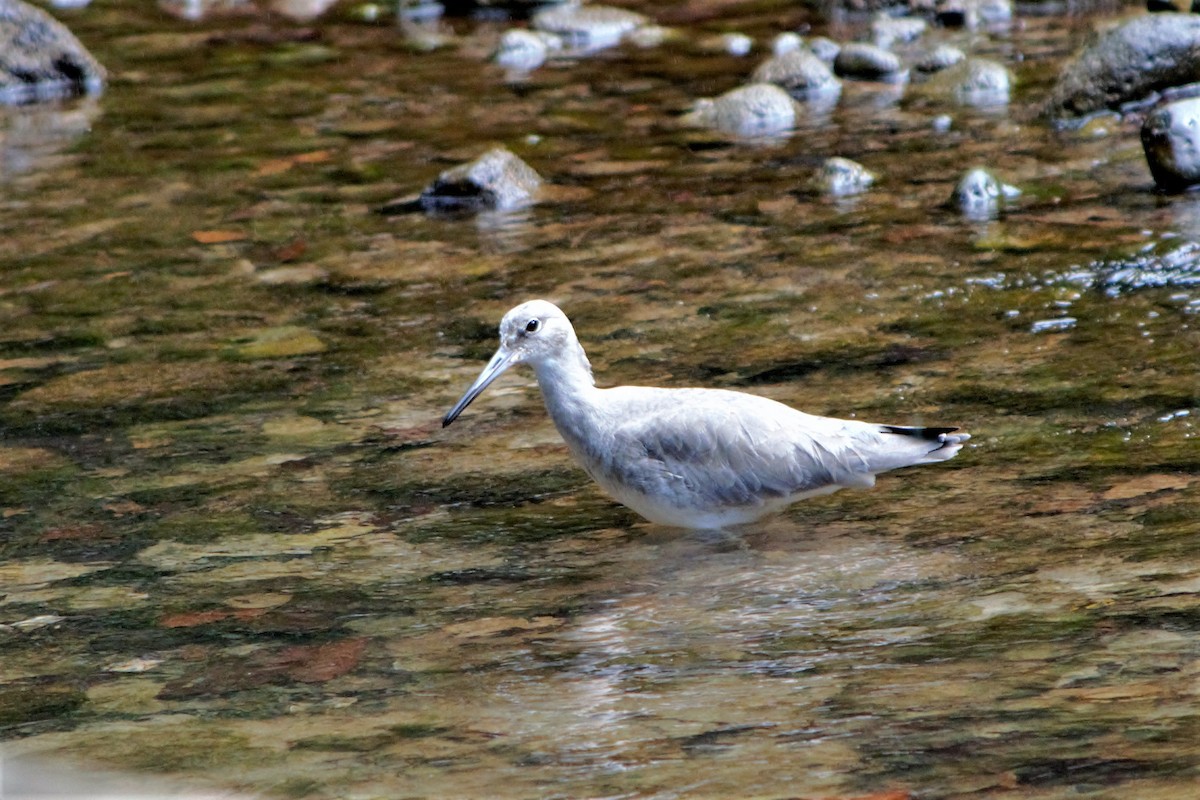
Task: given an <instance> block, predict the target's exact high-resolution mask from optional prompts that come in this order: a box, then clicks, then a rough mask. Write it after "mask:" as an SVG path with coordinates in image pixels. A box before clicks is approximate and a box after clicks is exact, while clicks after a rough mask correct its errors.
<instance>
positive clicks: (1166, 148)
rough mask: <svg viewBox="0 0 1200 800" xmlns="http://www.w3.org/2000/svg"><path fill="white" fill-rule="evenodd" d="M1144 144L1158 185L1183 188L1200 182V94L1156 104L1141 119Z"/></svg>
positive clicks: (1171, 189)
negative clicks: (1144, 117)
mask: <svg viewBox="0 0 1200 800" xmlns="http://www.w3.org/2000/svg"><path fill="white" fill-rule="evenodd" d="M1142 148H1143V150H1144V151H1145V153H1146V163H1147V165H1148V166H1149V167H1150V174H1151V175H1153V176H1154V182H1155V183H1156V184H1158V186H1159V188H1161V189H1162V190H1164V191H1167V192H1181V191H1183V190H1184V189H1187V188H1188V187H1189V186H1194V185H1196V184H1197V183H1200V97H1192V98H1187V99H1183V100H1176V101H1173V102H1168V103H1164V104H1162V105H1159V106H1157V107H1156V108H1155V109H1154V110H1153V111H1151V112H1150V113H1149V114H1148V115H1147V116H1146V120H1145V122H1143V123H1142Z"/></svg>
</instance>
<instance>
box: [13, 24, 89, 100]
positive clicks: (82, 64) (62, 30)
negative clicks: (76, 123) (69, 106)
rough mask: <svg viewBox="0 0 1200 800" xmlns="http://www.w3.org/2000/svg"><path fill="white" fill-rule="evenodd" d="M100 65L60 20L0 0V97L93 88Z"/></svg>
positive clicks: (21, 97) (45, 97)
mask: <svg viewBox="0 0 1200 800" xmlns="http://www.w3.org/2000/svg"><path fill="white" fill-rule="evenodd" d="M104 79H105V72H104V67H102V66H100V63H99V62H98V61H96V59H95V58H93V57H92V55H91V53H89V52H88V51H87V49H86V48H84V46H83V45H82V44H81V43H80V42H79V40H78V39H76V38H75V36H74V35H72V33H71V32H70V31H69V30H67V29H66V26H64V25H63V24H62V23H61V22H59V21H58V20H56V19H54V17H52V16H50V15H49V14H47V13H46V12H45V11H42V10H41V9H40V8H35V7H34V6H31V5H28V4H26V3H24V2H22V1H21V0H0V103H9V104H19V103H30V102H35V101H38V100H48V99H55V98H61V97H67V96H71V95H79V94H92V93H94V92H98V91H100V89H101V88H102V87H103V85H104Z"/></svg>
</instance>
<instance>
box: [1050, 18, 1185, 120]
mask: <svg viewBox="0 0 1200 800" xmlns="http://www.w3.org/2000/svg"><path fill="white" fill-rule="evenodd" d="M1198 75H1200V15H1197V14H1171V13H1167V14H1147V15H1144V16H1141V17H1135V18H1133V19H1131V20H1129V21H1128V22H1124V23H1122V24H1120V25H1118V26H1117V27H1116V28H1114V29H1112V30H1110V31H1108V32H1107V33H1105V34H1103V35H1102V36H1100V37H1099V38H1098V39H1097V40H1095V41H1094V42H1093V43H1092V44H1091V45H1089V46H1088V47H1087V48H1086V49H1085V50H1084V51H1083V52H1082V53H1080V54H1079V56H1077V57H1076V58H1075V59H1074V60H1073V61H1071V62H1070V63H1068V64H1067V66H1066V67H1065V68H1064V69H1063V71H1062V73H1061V74H1060V75H1059V78H1058V83H1057V84H1056V85H1055V87H1054V89H1053V91H1052V92H1051V93H1050V97H1049V99H1048V100H1047V101H1046V104H1045V106H1044V108H1043V113H1044V114H1045V115H1046V116H1047V117H1050V118H1051V119H1057V120H1067V119H1071V118H1074V117H1083V116H1087V115H1089V114H1092V113H1094V112H1097V111H1101V110H1103V109H1106V108H1107V109H1114V110H1115V109H1119V108H1120V107H1121V106H1123V105H1125V104H1127V103H1132V102H1135V101H1139V100H1144V99H1146V98H1147V97H1148V96H1150V95H1151V94H1152V93H1154V92H1157V91H1161V90H1163V89H1166V88H1168V87H1171V86H1181V85H1183V84H1186V83H1190V82H1192V81H1194V80H1196V77H1197V76H1198Z"/></svg>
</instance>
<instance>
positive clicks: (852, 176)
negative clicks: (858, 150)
mask: <svg viewBox="0 0 1200 800" xmlns="http://www.w3.org/2000/svg"><path fill="white" fill-rule="evenodd" d="M874 182H875V174H874V173H873V172H871V171H870V170H868V169H867V168H866V167H864V166H863V165H862V164H859V163H858V162H857V161H851V160H850V159H848V158H842V157H840V156H834V157H833V158H827V159H825V163H824V164H822V165H821V170H820V172H818V173H817V176H816V178H815V183H816V186H817V188H818V190H819V191H821V192H823V193H825V194H828V195H831V196H834V197H844V196H847V195H853V194H860V193H861V192H865V191H866V190H867V189H868V188H870V186H871V184H872V183H874Z"/></svg>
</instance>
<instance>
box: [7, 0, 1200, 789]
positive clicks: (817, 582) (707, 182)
mask: <svg viewBox="0 0 1200 800" xmlns="http://www.w3.org/2000/svg"><path fill="white" fill-rule="evenodd" d="M70 21H71V24H72V27H73V29H74V30H75V31H76V33H77V34H78V35H79V36H80V37H81V39H83V40H84V41H85V42H86V43H88V44H89V46H90V47H91V49H92V50H93V51H94V52H95V53H96V55H97V56H98V57H99V58H100V60H101V61H102V62H104V63H105V64H106V66H107V67H108V68H109V71H110V73H111V74H112V76H113V80H112V84H111V86H110V87H109V88H108V90H107V92H106V93H105V94H104V95H103V96H102V97H100V98H97V99H95V100H93V101H89V102H87V103H82V104H79V105H72V106H68V107H65V108H61V109H53V110H39V111H38V112H37V113H36V114H35V113H30V112H25V111H20V112H14V111H6V112H4V115H3V116H2V117H0V125H2V126H3V128H2V130H3V131H4V139H3V155H2V157H0V165H2V170H3V171H2V172H0V181H2V184H3V192H2V194H3V196H2V198H0V231H2V236H0V313H3V315H4V317H5V325H4V329H3V332H2V333H0V399H2V402H3V405H2V406H0V424H2V425H3V432H4V438H3V442H2V446H0V473H2V474H3V479H2V480H0V510H2V513H0V530H3V550H0V553H2V556H3V560H2V561H0V587H2V588H0V594H2V597H0V623H3V624H4V626H5V627H3V628H0V642H2V647H3V657H2V658H0V726H3V728H2V729H0V730H2V732H3V736H4V738H5V739H6V741H5V749H6V751H7V752H8V753H9V755H10V756H12V755H24V756H36V757H38V758H40V759H42V760H43V762H44V761H46V760H49V761H50V763H51V764H55V765H57V764H60V763H65V762H68V761H70V762H75V761H78V762H83V763H86V764H90V765H93V766H96V767H102V768H104V769H111V770H119V771H125V772H132V773H137V774H150V775H161V776H168V777H171V778H179V779H184V780H187V781H191V782H194V783H197V784H198V785H201V786H210V787H213V786H215V787H221V788H225V789H230V790H236V791H240V792H245V793H250V794H262V795H266V796H281V797H316V798H322V797H329V798H332V797H483V796H488V797H535V796H536V797H664V798H666V797H730V796H761V797H856V796H875V797H880V798H882V797H887V798H900V797H905V796H910V795H911V796H914V797H921V798H940V797H963V796H976V797H1011V796H1017V797H1031V798H1043V797H1066V796H1072V797H1074V796H1085V797H1112V798H1128V797H1135V796H1136V797H1139V798H1156V797H1164V798H1165V797H1170V798H1179V797H1183V796H1187V795H1188V793H1189V792H1191V791H1193V787H1194V786H1195V781H1196V778H1197V768H1198V766H1200V748H1198V747H1197V744H1196V742H1197V741H1200V716H1198V711H1197V709H1198V708H1200V705H1198V703H1197V689H1198V687H1200V645H1197V637H1196V632H1197V627H1198V625H1200V613H1198V609H1200V605H1198V595H1200V542H1198V539H1197V535H1198V523H1197V522H1196V520H1197V519H1200V479H1197V471H1198V469H1200V444H1198V443H1197V422H1198V421H1200V417H1198V415H1200V408H1198V405H1200V403H1198V401H1197V392H1198V388H1197V387H1198V385H1200V384H1198V382H1197V374H1196V363H1197V357H1198V354H1200V336H1198V334H1197V331H1196V327H1195V325H1196V320H1197V311H1198V310H1200V294H1197V292H1198V291H1200V290H1198V289H1197V281H1196V279H1195V275H1196V273H1195V271H1194V270H1192V271H1189V269H1188V268H1187V265H1188V264H1189V263H1191V262H1189V261H1188V259H1187V258H1186V255H1187V253H1188V252H1190V250H1189V248H1193V247H1194V246H1195V242H1197V241H1200V239H1198V238H1197V237H1200V205H1197V199H1196V198H1194V197H1190V196H1180V197H1163V196H1159V195H1157V194H1155V193H1154V192H1153V191H1152V184H1151V181H1150V177H1149V172H1148V170H1147V168H1146V166H1145V163H1144V161H1143V159H1142V155H1141V148H1140V145H1139V144H1138V141H1137V135H1136V131H1137V128H1136V123H1131V122H1122V121H1120V120H1118V119H1115V118H1112V119H1105V120H1101V121H1099V122H1096V123H1093V124H1092V125H1090V126H1088V127H1087V128H1085V129H1083V130H1081V131H1079V132H1074V133H1057V132H1054V131H1051V130H1049V129H1047V128H1046V127H1044V126H1042V125H1041V124H1040V123H1038V122H1037V121H1036V120H1034V119H1033V112H1034V109H1035V108H1036V106H1037V103H1038V101H1039V100H1040V99H1041V97H1043V96H1044V93H1045V91H1046V89H1047V88H1048V86H1049V82H1050V80H1051V79H1052V77H1053V74H1054V70H1055V67H1056V65H1057V63H1058V62H1059V60H1060V59H1061V58H1063V57H1064V56H1065V55H1066V54H1068V53H1069V52H1071V51H1072V49H1073V48H1074V47H1075V46H1076V45H1077V44H1078V43H1079V42H1080V41H1081V40H1082V38H1083V36H1084V33H1085V31H1086V30H1087V29H1088V27H1089V25H1090V22H1088V21H1087V20H1086V19H1079V18H1065V17H1060V16H1049V17H1034V16H1026V17H1021V18H1019V20H1018V24H1017V25H1015V26H1014V27H1013V28H1012V29H1010V30H1007V31H999V32H993V33H989V34H987V35H976V36H975V37H974V38H973V39H972V40H971V42H972V44H971V49H972V50H973V51H974V52H976V53H980V54H984V55H988V56H989V57H993V58H998V59H1000V60H1003V61H1004V62H1005V63H1006V64H1008V65H1009V66H1010V68H1012V69H1013V70H1014V71H1015V72H1016V73H1017V75H1018V78H1019V80H1020V83H1019V86H1018V89H1017V92H1016V94H1015V95H1014V97H1013V99H1012V101H1011V102H1010V103H1009V104H1008V105H1007V106H1003V107H999V108H988V109H971V108H966V107H963V106H960V105H957V104H955V103H953V102H951V101H949V100H947V99H946V98H939V97H937V96H932V97H930V96H926V95H924V94H922V92H921V91H920V90H919V89H918V87H916V86H912V87H908V89H906V90H898V89H897V88H896V87H884V86H877V85H868V84H847V86H846V87H845V89H844V91H843V94H842V97H841V100H840V103H839V105H838V106H837V107H836V108H835V109H833V110H831V111H829V112H828V113H826V114H824V115H819V114H818V115H813V116H812V117H806V118H805V120H804V121H803V122H802V125H801V130H800V131H799V132H798V133H797V134H796V135H794V136H792V137H790V138H788V139H786V140H784V141H781V142H775V143H769V144H762V143H759V144H754V143H729V142H724V141H721V140H720V139H719V138H718V137H716V136H714V135H711V134H707V133H704V132H697V131H689V130H684V129H681V128H680V127H679V126H678V125H677V124H676V122H675V120H676V118H677V116H678V115H679V114H680V113H681V112H682V111H683V110H685V109H686V107H687V106H688V105H689V103H690V102H691V100H692V99H694V98H696V97H701V96H711V95H714V94H717V93H719V92H721V91H724V90H726V89H729V88H732V87H733V86H735V85H737V84H738V82H739V81H740V80H742V79H743V77H744V76H745V75H748V74H749V72H750V71H751V70H752V68H753V66H754V64H755V63H757V58H751V59H747V60H741V59H736V58H733V57H723V56H712V55H706V54H703V53H701V52H700V51H699V50H697V49H696V48H695V47H693V46H691V45H690V44H688V42H689V41H694V40H696V39H697V38H698V37H699V35H700V33H701V32H718V31H722V30H743V31H745V32H747V33H751V34H753V35H755V36H756V38H757V39H758V41H760V42H761V41H765V40H766V39H767V38H768V37H769V35H771V34H773V33H774V32H776V31H778V30H780V29H782V28H783V26H784V25H787V24H790V25H794V24H797V23H800V22H803V21H804V16H803V12H800V11H797V10H795V9H792V8H791V7H790V6H783V5H778V4H765V5H763V6H760V7H754V6H749V7H745V8H743V9H741V10H738V9H736V8H735V9H732V10H730V11H728V12H727V13H726V15H725V16H722V17H719V18H706V19H702V20H693V21H687V20H684V21H682V22H680V28H681V30H683V31H685V33H686V36H687V37H689V38H688V39H685V41H683V42H678V43H673V44H668V45H666V46H664V47H662V48H656V49H645V50H639V49H636V48H632V47H629V48H619V49H616V50H612V51H606V52H603V53H600V54H597V55H595V56H593V57H591V58H588V59H584V60H581V61H577V62H563V63H555V64H551V65H549V66H547V67H544V68H542V69H541V70H539V71H536V72H534V73H532V74H531V75H529V76H528V77H526V78H524V79H521V80H515V79H512V78H511V77H506V76H505V75H504V74H503V73H502V72H500V71H499V70H497V69H495V68H493V67H491V66H488V65H486V63H485V62H484V59H485V57H486V55H487V53H488V51H489V48H490V47H491V46H492V45H493V43H494V42H495V40H496V38H497V37H498V36H499V33H500V32H501V30H502V29H503V25H501V24H499V23H487V22H470V21H461V20H454V21H449V22H443V23H440V27H439V28H437V30H436V32H437V33H438V34H439V35H441V36H443V37H444V41H445V42H446V43H447V44H446V46H444V47H442V48H441V49H433V50H429V49H427V43H428V37H427V36H425V35H424V34H422V36H424V38H420V37H416V36H412V35H410V36H406V34H405V32H404V31H402V30H401V29H400V28H399V27H398V26H394V25H392V24H390V23H388V24H382V23H381V24H376V25H366V24H361V23H357V22H354V21H353V20H352V19H351V17H350V10H349V9H346V10H345V11H344V12H335V15H334V16H333V17H332V18H331V19H329V20H326V21H322V22H320V23H314V24H311V25H309V26H307V27H306V26H298V25H292V24H287V23H283V22H281V21H279V20H277V19H263V18H257V19H256V18H249V19H247V18H241V17H239V18H234V19H226V20H213V21H209V22H204V23H199V24H187V23H182V22H178V21H173V20H171V19H170V18H168V17H166V16H163V15H162V14H160V13H158V12H156V11H154V10H153V9H152V8H149V7H147V6H146V5H145V4H135V3H130V2H118V3H111V4H108V3H106V4H101V6H100V7H97V8H92V9H88V10H86V11H83V12H79V13H77V14H74V15H73V16H72V17H70ZM817 24H819V23H817ZM856 24H858V23H855V22H854V21H850V22H847V23H845V24H843V25H840V26H839V27H837V28H835V29H834V30H833V31H831V33H832V34H834V35H836V36H837V37H839V38H851V37H853V36H855V35H857V34H858V33H860V32H861V30H862V28H861V27H855V26H856ZM940 37H942V38H948V39H949V40H951V41H959V42H961V41H963V40H964V39H966V38H968V37H965V36H963V35H957V34H953V33H947V32H938V31H934V32H931V33H930V34H927V38H929V39H937V38H940ZM938 114H948V115H950V117H951V118H952V126H951V129H950V130H949V132H947V133H941V134H939V133H935V132H934V131H933V126H932V119H933V117H934V116H936V115H938ZM89 126H90V130H89V129H88V128H89ZM31 130H49V131H52V132H53V133H52V135H51V136H50V141H49V143H48V144H47V143H45V140H44V139H30V137H29V131H31ZM30 141H32V142H36V143H35V144H23V142H30ZM492 143H503V144H505V145H507V146H509V147H510V148H512V149H513V150H514V151H516V152H518V153H519V154H520V155H521V156H522V157H523V158H525V159H526V160H527V161H528V162H529V163H530V164H531V165H532V166H534V167H535V168H536V169H538V170H539V172H541V174H542V175H543V176H544V177H545V178H546V179H547V180H548V181H550V182H551V183H552V184H553V186H554V188H553V191H552V193H551V198H550V199H549V200H548V201H547V202H545V203H543V204H540V205H538V206H537V207H535V208H533V209H530V210H528V211H527V212H525V213H522V214H516V215H509V216H500V217H496V216H490V217H483V218H479V219H467V220H463V219H431V218H427V217H424V216H421V215H400V216H395V217H388V216H384V215H381V214H378V213H375V209H376V208H378V207H379V206H381V205H382V204H383V203H385V202H386V201H389V200H391V199H393V198H395V197H398V196H403V195H409V194H412V193H414V192H416V191H419V190H420V188H421V187H422V186H424V185H425V184H427V183H428V182H429V181H430V180H431V179H432V178H433V177H434V176H435V175H436V174H437V173H438V172H439V171H440V170H442V169H444V168H445V167H446V166H448V165H450V164H452V163H457V162H459V161H462V160H465V159H468V158H470V157H473V156H474V155H475V154H477V153H478V152H480V151H482V149H484V148H485V147H486V146H487V145H490V144H492ZM830 155H841V156H846V157H850V158H854V159H856V160H859V161H861V162H862V163H863V164H865V165H866V166H867V167H868V168H869V169H871V170H873V171H875V172H877V173H878V174H879V175H880V176H881V177H880V180H879V181H878V182H877V184H876V186H875V187H873V188H872V189H871V191H870V192H868V193H867V194H865V195H862V196H860V197H858V198H854V199H852V200H838V201H834V200H830V199H826V198H823V197H821V196H820V195H819V194H817V193H814V192H812V191H810V190H809V188H808V187H809V182H810V180H811V178H812V176H813V174H814V173H815V172H816V171H817V169H818V167H819V165H820V163H821V161H822V160H823V159H824V158H825V157H826V156H830ZM978 164H985V165H987V166H988V167H989V168H991V169H992V170H994V171H995V172H996V174H997V175H998V176H999V177H1000V178H1001V179H1003V180H1004V181H1006V182H1008V183H1011V184H1015V185H1017V186H1019V187H1021V188H1022V189H1023V190H1024V194H1023V196H1022V197H1021V198H1020V199H1019V200H1018V201H1017V202H1016V204H1015V205H1014V206H1012V207H1010V208H1009V209H1008V210H1007V212H1006V213H1005V214H1004V215H1003V216H1001V217H999V218H996V219H992V220H986V219H985V220H981V221H971V220H964V219H963V218H962V217H961V215H959V214H958V213H957V212H956V211H954V210H952V209H949V208H947V207H945V206H944V202H945V200H946V198H948V197H949V195H950V192H951V189H952V188H953V186H954V184H955V182H956V181H957V179H958V177H959V176H960V175H961V174H962V173H963V172H965V171H966V170H967V169H968V168H970V167H973V166H976V165H978ZM1181 248H1182V249H1181ZM1181 254H1182V255H1181ZM1181 261H1182V264H1183V266H1182V267H1179V262H1181ZM1164 265H1165V268H1164ZM533 296H545V297H548V298H551V299H554V300H556V301H558V302H559V303H560V304H561V305H562V306H563V307H564V308H565V309H566V310H567V312H568V313H569V314H570V315H571V316H572V318H573V320H574V321H575V323H576V327H577V329H578V331H579V334H580V338H581V340H582V341H583V343H584V346H585V347H587V348H588V352H589V355H590V357H591V359H592V361H593V364H594V366H595V367H596V372H597V375H598V377H599V380H600V382H601V384H602V385H613V384H618V383H637V382H645V383H652V384H657V385H673V386H680V385H692V384H704V385H711V386H726V387H733V388H740V389H745V390H749V391H753V392H757V393H761V394H766V395H769V396H771V397H774V398H777V399H779V400H782V401H785V402H788V403H791V404H794V405H797V406H799V407H802V408H804V409H806V410H808V411H811V412H814V413H822V414H835V415H842V416H850V415H853V416H858V417H860V418H870V419H881V420H884V421H888V422H894V423H900V424H920V423H929V424H956V425H960V426H962V427H964V428H965V429H967V430H970V431H971V432H972V433H973V434H974V436H975V438H974V439H972V442H971V446H970V447H969V448H967V449H964V451H963V452H962V453H961V454H960V456H959V457H958V458H956V459H955V460H954V461H952V462H949V463H946V464H943V465H938V466H933V467H925V468H921V469H915V470H911V471H906V472H901V473H896V474H891V475H887V476H884V477H883V478H881V480H880V482H879V485H878V486H877V488H876V489H875V490H874V491H871V492H864V493H858V492H842V493H839V494H836V495H833V496H830V497H826V498H820V499H816V500H813V501H809V502H807V503H804V504H800V505H797V506H794V507H793V508H792V509H791V510H789V511H788V512H787V513H785V514H783V515H781V516H780V517H778V518H776V519H773V520H770V521H768V522H766V523H763V524H761V525H757V526H753V527H750V528H747V529H744V530H740V531H737V532H730V533H726V534H696V533H686V532H680V531H674V530H668V529H664V528H658V527H655V526H652V525H648V524H645V523H642V522H640V521H639V520H638V519H637V518H636V517H635V516H634V515H632V514H631V513H630V512H628V511H626V510H624V509H622V508H620V507H618V506H615V505H614V504H612V503H611V502H610V501H608V500H607V499H605V498H604V497H603V496H602V495H601V494H600V493H599V492H598V490H597V489H595V488H594V487H593V486H592V485H590V484H589V483H588V481H587V480H586V478H585V476H584V475H583V474H582V472H580V471H579V470H578V469H576V468H575V467H574V466H573V465H571V463H570V462H569V459H568V456H567V454H566V451H565V448H564V447H563V446H562V445H561V443H560V441H559V440H558V437H557V435H556V433H555V432H554V430H553V427H552V426H551V425H550V423H549V422H548V421H547V419H546V417H545V414H544V412H543V410H542V409H541V406H540V402H539V400H538V397H537V393H536V389H535V388H534V385H533V382H532V378H531V376H530V375H529V374H528V373H521V372H518V373H517V374H515V375H513V376H509V377H506V378H505V379H503V380H502V381H501V382H499V383H498V384H496V385H495V386H493V388H492V389H490V390H489V391H488V393H487V394H485V395H484V396H483V397H481V398H480V400H478V401H476V403H475V404H474V405H473V406H472V407H471V409H470V410H469V411H468V412H467V413H466V414H465V415H464V416H463V417H462V418H461V419H460V420H459V422H458V423H456V424H455V425H454V426H453V427H451V428H449V429H446V430H445V431H443V430H442V429H441V428H440V418H441V414H442V413H444V411H445V410H446V409H447V408H448V407H449V405H450V404H451V403H452V402H453V401H454V400H455V399H456V398H457V397H458V395H459V393H460V392H461V391H462V390H463V389H464V388H465V387H466V386H467V385H468V383H469V382H470V381H471V380H472V379H473V378H474V376H475V374H476V373H477V371H478V370H479V368H480V367H481V366H482V364H483V359H485V358H486V357H487V356H488V355H490V353H491V351H492V349H493V348H494V346H495V325H496V323H497V322H498V320H499V318H500V315H501V314H502V313H503V312H504V311H505V310H506V309H507V308H508V307H509V306H511V305H513V304H515V303H516V302H517V301H519V300H522V299H526V298H529V297H533ZM52 771H53V770H52Z"/></svg>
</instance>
